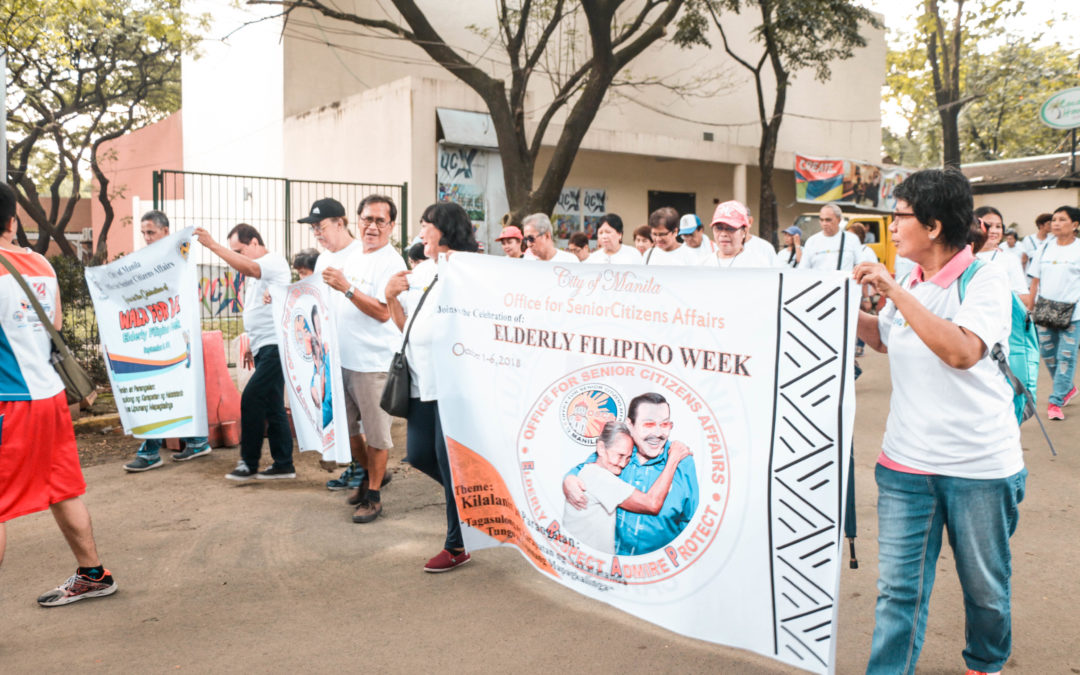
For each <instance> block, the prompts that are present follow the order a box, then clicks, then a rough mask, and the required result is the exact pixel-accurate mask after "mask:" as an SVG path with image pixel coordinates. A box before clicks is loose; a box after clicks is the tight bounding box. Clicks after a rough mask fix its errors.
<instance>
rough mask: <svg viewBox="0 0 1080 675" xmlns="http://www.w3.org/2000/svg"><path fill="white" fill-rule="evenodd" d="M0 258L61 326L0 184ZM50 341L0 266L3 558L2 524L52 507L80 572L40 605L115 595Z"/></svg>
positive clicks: (55, 296)
mask: <svg viewBox="0 0 1080 675" xmlns="http://www.w3.org/2000/svg"><path fill="white" fill-rule="evenodd" d="M0 256H3V257H4V258H6V259H7V260H8V261H10V262H11V263H12V265H13V266H14V267H15V269H16V270H18V271H19V273H20V274H21V275H22V276H23V277H24V278H25V279H26V281H27V283H28V284H29V286H30V288H31V289H32V290H33V291H34V293H35V294H36V295H37V299H38V301H39V302H40V303H41V305H42V307H44V308H45V311H46V312H47V313H48V314H49V316H50V318H52V320H53V323H54V324H55V325H56V327H57V328H59V327H60V321H61V313H60V293H59V289H58V287H57V283H56V272H55V271H53V268H52V266H51V265H49V263H48V261H47V260H45V258H43V257H42V256H40V255H38V254H37V253H33V252H31V251H30V250H29V249H22V248H19V247H18V246H16V245H15V193H14V192H13V191H12V189H11V188H10V187H8V186H7V185H6V184H4V183H0ZM50 347H51V341H50V339H49V334H48V333H47V332H46V331H45V329H44V327H43V326H42V325H41V320H40V319H39V317H38V314H37V312H35V311H34V307H33V305H32V304H31V303H30V301H29V299H28V298H27V296H26V293H25V292H24V291H23V290H22V287H21V286H20V285H19V283H18V279H16V278H15V277H14V276H13V275H12V274H11V273H10V272H8V270H7V267H5V266H0V562H2V561H3V558H4V547H5V544H6V543H7V532H6V526H5V523H6V522H7V521H9V520H12V519H13V518H18V517H19V516H24V515H26V514H28V513H36V512H38V511H44V510H45V509H52V513H53V517H54V518H55V519H56V524H57V525H58V526H59V527H60V531H61V532H62V533H63V534H64V538H65V539H67V542H68V546H70V547H71V552H72V553H74V554H75V560H76V561H77V562H78V565H79V567H78V569H77V570H76V571H75V574H74V575H72V577H71V578H70V579H68V580H67V581H66V582H64V583H63V584H61V585H60V586H59V587H57V588H55V589H53V590H51V591H49V592H48V593H45V594H44V595H42V596H41V597H39V598H38V604H39V605H42V606H43V607H55V606H57V605H66V604H68V603H71V602H75V601H76V600H82V599H83V598H96V597H100V596H103V595H111V594H112V593H115V592H116V581H114V580H113V578H112V575H111V574H110V573H109V570H107V569H105V568H104V567H102V565H101V560H100V559H99V558H98V554H97V546H96V545H95V544H94V532H93V528H92V527H91V525H90V512H89V511H87V510H86V505H85V504H83V502H82V500H81V499H79V496H80V495H82V494H83V493H84V492H86V482H85V481H84V480H83V475H82V469H81V468H80V467H79V452H78V448H77V447H76V446H75V430H74V429H73V428H72V426H71V414H70V412H69V411H68V406H67V397H66V395H65V393H64V384H63V383H62V382H61V381H60V377H59V376H58V375H57V374H56V371H54V370H53V368H52V365H51V364H50V363H49V354H50Z"/></svg>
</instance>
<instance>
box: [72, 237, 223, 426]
mask: <svg viewBox="0 0 1080 675" xmlns="http://www.w3.org/2000/svg"><path fill="white" fill-rule="evenodd" d="M191 233H192V228H187V229H185V230H182V231H180V232H176V233H175V234H172V235H170V236H168V237H166V238H164V239H161V240H160V241H156V242H154V243H153V244H150V245H149V246H147V247H146V248H143V249H140V250H138V251H136V252H135V253H131V254H128V255H126V256H124V257H122V258H120V259H119V260H116V261H114V262H111V263H109V264H108V265H101V266H98V267H88V268H86V280H87V285H88V287H89V289H90V297H91V299H92V300H93V302H94V313H95V315H96V317H97V323H98V331H99V334H100V336H101V344H102V349H103V351H104V353H105V367H106V370H107V371H108V375H109V382H110V383H111V384H112V388H113V392H114V395H115V397H116V406H117V410H118V412H119V413H120V420H121V423H122V424H123V426H124V431H126V432H127V433H129V434H132V435H134V436H136V437H138V438H171V437H184V436H205V435H206V433H207V415H206V381H205V377H204V375H203V362H202V361H203V359H202V337H201V336H202V332H201V321H200V315H199V310H200V307H199V297H198V291H199V283H198V280H197V278H196V274H195V266H194V262H193V261H192V259H191V256H190V253H191V239H192V235H191Z"/></svg>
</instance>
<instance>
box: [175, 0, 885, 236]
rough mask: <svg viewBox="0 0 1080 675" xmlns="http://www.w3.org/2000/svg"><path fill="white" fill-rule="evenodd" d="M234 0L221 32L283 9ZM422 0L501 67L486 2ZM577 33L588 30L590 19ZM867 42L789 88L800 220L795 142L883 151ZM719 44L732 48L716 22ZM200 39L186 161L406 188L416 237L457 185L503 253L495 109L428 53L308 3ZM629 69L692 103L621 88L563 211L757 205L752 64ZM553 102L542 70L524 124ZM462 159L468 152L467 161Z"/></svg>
mask: <svg viewBox="0 0 1080 675" xmlns="http://www.w3.org/2000/svg"><path fill="white" fill-rule="evenodd" d="M337 4H338V5H339V6H340V7H341V8H342V9H343V10H346V11H348V10H350V9H354V10H355V11H357V12H362V13H367V14H369V15H379V14H381V13H382V9H381V7H383V6H386V3H381V4H380V3H378V2H375V1H374V0H342V1H340V2H338V3H337ZM222 5H223V3H210V5H209V6H210V8H211V9H212V14H213V17H214V20H215V25H214V28H213V33H214V34H224V33H227V32H229V31H230V30H232V29H233V28H236V27H238V26H240V25H241V24H242V23H244V22H246V21H250V20H251V19H252V16H251V13H252V12H255V11H262V12H264V13H266V14H270V13H271V12H270V11H269V10H267V9H266V8H258V9H252V8H248V7H244V8H240V9H236V8H231V9H229V8H225V7H222ZM421 5H422V6H423V7H424V8H425V11H426V12H427V13H428V16H429V18H430V20H431V23H432V24H433V25H434V26H435V27H436V28H437V30H439V31H440V34H442V35H443V37H444V38H445V39H446V41H447V42H448V43H449V44H451V45H452V46H454V47H455V48H456V49H458V50H459V52H461V53H463V54H467V55H469V57H470V58H473V59H474V61H475V63H477V65H478V66H480V67H482V68H484V69H485V70H487V71H489V72H492V73H494V74H500V73H504V72H505V71H506V67H505V65H504V63H503V61H505V58H504V59H503V61H500V58H499V50H500V48H499V45H497V44H496V45H494V46H492V45H490V44H489V41H488V40H487V39H485V38H484V37H483V36H482V35H481V33H482V32H483V31H482V29H483V28H484V26H480V27H479V28H466V25H467V24H470V23H472V24H477V23H482V22H483V21H484V20H485V19H486V20H488V21H489V22H491V23H492V24H493V22H494V12H493V9H492V8H493V5H492V4H491V3H489V2H486V1H484V0H461V1H459V2H455V3H446V2H437V1H434V0H429V1H428V2H423V3H421ZM199 8H200V7H199V5H198V4H196V6H195V9H196V10H197V9H199ZM391 18H396V17H391ZM729 19H730V21H731V29H730V32H729V36H734V41H735V48H736V49H737V50H739V51H740V52H741V53H744V54H747V55H749V56H753V55H756V54H758V53H760V52H759V50H760V47H759V46H757V45H756V44H754V43H751V42H750V39H749V36H750V35H751V31H752V28H753V26H754V21H753V17H752V15H751V14H748V15H745V16H736V15H733V16H731V17H729ZM492 27H493V25H491V26H487V28H492ZM577 28H578V30H584V25H583V21H582V22H579V25H578V26H577ZM865 36H866V38H867V40H868V43H869V45H868V46H867V47H866V48H865V49H862V50H860V51H859V52H858V53H857V54H856V56H855V58H853V59H851V60H848V61H844V62H840V63H837V64H835V65H834V66H833V76H832V79H831V80H830V81H829V82H827V83H820V82H817V81H816V80H814V78H813V76H812V73H811V72H809V71H806V72H800V73H798V74H797V76H796V78H795V81H794V85H793V87H792V88H791V90H790V91H789V95H788V103H787V115H786V116H785V119H784V123H783V127H782V131H781V138H780V143H779V150H778V153H777V159H776V165H777V167H778V168H779V170H778V171H777V172H776V175H775V185H776V189H777V193H778V198H779V199H778V201H779V209H780V214H781V222H791V221H792V220H793V219H794V217H795V215H796V214H798V213H799V212H801V211H803V210H806V208H807V207H806V205H800V204H797V203H796V202H795V189H794V177H793V174H792V167H793V163H794V154H795V153H796V152H799V153H803V154H809V155H818V156H831V157H846V158H852V159H861V160H865V161H871V162H874V161H877V160H878V159H879V156H880V145H881V140H880V139H881V124H880V90H881V86H882V84H883V82H884V74H885V43H884V35H883V31H881V30H876V29H872V28H869V27H867V29H866V32H865ZM710 39H711V41H712V43H713V44H714V45H719V44H720V36H719V34H718V33H716V34H713V35H711V36H710ZM581 40H582V38H581V37H580V36H578V37H574V36H573V35H572V34H570V33H569V32H567V33H565V34H562V35H557V36H555V38H553V44H559V45H563V46H564V47H567V49H568V50H569V51H567V52H566V53H567V54H569V53H570V52H571V51H575V50H574V41H577V42H581ZM201 51H202V55H201V57H199V58H197V59H195V58H189V59H187V60H185V63H184V70H183V77H184V82H183V85H184V86H183V96H184V115H183V139H184V153H183V166H184V168H185V169H187V170H190V171H210V172H220V173H239V174H249V175H271V176H288V177H290V178H303V179H312V180H332V181H349V182H376V183H404V182H408V184H409V205H408V212H409V214H410V219H411V220H412V222H410V223H408V225H409V228H410V233H414V232H416V231H417V230H416V222H415V221H416V218H417V216H418V215H419V213H420V212H421V210H422V209H423V207H424V206H426V205H427V204H429V203H431V202H433V201H435V200H436V199H437V198H439V197H440V194H442V195H447V194H453V195H454V196H455V198H460V199H462V200H465V201H467V202H468V203H469V204H471V206H467V208H468V210H469V211H470V214H471V215H472V216H473V219H474V222H476V223H477V226H478V235H479V238H481V239H482V240H485V243H486V244H487V245H488V249H489V250H492V249H493V248H494V249H496V250H497V249H498V247H497V246H493V245H494V242H493V238H494V237H495V236H497V234H496V233H497V232H498V223H499V219H500V218H501V216H502V215H503V213H505V211H506V199H505V195H504V190H503V189H502V185H501V183H502V169H501V163H500V160H499V156H498V153H497V152H495V151H494V131H493V130H492V129H490V123H489V122H485V119H486V118H485V116H486V109H485V106H484V105H483V103H482V101H481V100H480V98H479V97H478V96H477V95H476V94H475V93H473V92H472V90H471V89H469V88H468V87H467V86H466V85H464V84H463V83H461V82H460V81H458V80H457V79H456V78H454V77H453V76H452V75H451V74H450V73H449V72H447V71H446V70H445V69H443V68H441V67H439V66H437V65H435V64H434V63H433V62H432V61H431V60H430V59H429V58H428V57H427V56H426V54H425V53H424V52H422V51H421V50H420V49H418V48H416V47H414V46H412V45H410V44H408V43H406V42H404V41H401V40H395V39H389V38H386V37H383V36H380V35H376V34H375V33H374V32H373V31H370V30H366V29H362V28H359V27H357V26H355V25H352V24H346V23H342V22H337V21H334V20H331V19H327V18H325V17H322V16H321V15H317V14H314V13H311V12H306V11H299V10H297V11H294V12H292V15H291V18H290V20H289V22H288V25H287V26H284V27H283V26H282V21H281V19H280V18H271V19H267V20H265V21H263V22H260V23H256V24H253V25H249V26H247V27H244V28H240V29H239V30H238V31H236V32H235V33H233V34H231V35H230V36H229V38H228V40H225V41H220V42H206V43H205V44H204V46H203V48H202V50H201ZM576 51H577V54H578V58H580V56H581V54H580V50H576ZM622 75H623V77H624V79H633V80H634V81H638V82H641V81H650V80H655V81H662V82H664V83H666V84H668V85H671V84H676V83H677V84H682V85H689V84H691V83H694V82H699V83H701V84H700V87H699V88H698V89H697V90H696V91H697V93H696V94H695V95H690V96H686V97H681V96H679V95H678V94H677V93H675V92H673V91H672V90H671V89H670V88H669V87H663V86H655V85H645V86H637V87H632V88H631V87H616V88H614V89H613V90H612V91H611V92H609V94H608V96H607V97H606V99H605V102H604V105H603V107H602V109H601V110H600V112H599V114H598V115H597V118H596V120H595V121H594V123H593V124H592V126H591V128H590V131H589V133H588V134H587V135H586V137H585V140H584V142H583V144H582V149H581V152H580V153H579V155H578V157H577V159H576V161H575V163H574V166H573V169H572V171H571V173H570V176H569V179H568V180H567V183H566V187H567V188H568V190H569V191H570V194H569V195H567V193H565V192H564V196H571V197H572V196H573V194H574V191H575V190H576V191H578V193H577V197H578V198H579V201H578V202H577V210H576V211H575V210H574V209H573V208H571V206H572V205H570V206H567V205H563V207H561V208H562V210H563V211H564V212H565V214H564V215H566V216H567V217H568V218H571V219H572V218H573V217H574V216H577V217H579V219H578V220H577V221H576V222H578V223H579V226H583V225H584V223H585V221H586V219H587V216H588V215H589V213H590V210H589V209H593V211H592V212H595V213H601V212H605V211H606V212H611V211H613V212H616V213H619V214H620V215H622V216H623V219H624V221H625V222H626V224H627V226H628V229H629V228H632V227H633V226H636V225H638V224H642V223H644V222H645V220H646V218H647V214H648V211H649V208H650V206H655V205H656V203H657V200H663V199H677V200H678V201H679V204H676V205H677V206H683V208H681V209H680V210H682V211H684V212H686V211H690V210H693V211H695V212H696V213H698V215H699V216H700V217H701V218H702V219H703V220H705V221H706V222H707V221H708V218H709V217H710V216H711V213H712V210H713V206H714V204H715V203H716V202H718V201H723V200H727V199H732V198H734V199H739V200H742V201H744V202H746V203H747V204H748V205H749V206H750V207H751V209H752V210H756V209H757V192H758V188H759V173H758V170H757V167H756V163H757V145H758V138H759V134H760V130H759V126H758V121H757V102H756V98H755V95H754V93H753V86H752V80H751V79H750V76H749V73H748V72H747V71H745V70H743V69H741V68H738V67H737V66H736V65H735V64H734V63H733V62H732V60H731V59H730V58H729V57H727V56H726V55H725V54H724V53H723V50H722V49H720V48H718V47H714V48H712V49H707V48H704V47H696V48H694V49H690V50H684V49H680V48H678V47H677V46H675V45H674V44H672V43H670V42H669V41H666V40H663V41H661V42H659V43H657V44H655V45H653V46H652V47H650V48H649V49H648V50H647V51H646V52H645V53H643V54H642V55H641V56H640V57H639V58H638V59H637V60H635V61H633V62H632V63H631V65H630V67H629V69H628V71H627V72H624V73H623V74H622ZM550 98H551V87H550V85H549V84H548V83H547V82H545V81H544V79H543V78H541V77H539V76H537V77H534V81H533V84H532V89H530V91H529V102H528V103H529V105H528V106H527V107H528V109H529V110H530V111H531V116H530V117H529V118H528V121H529V123H535V121H536V119H537V117H538V115H539V114H541V113H542V111H543V109H544V108H545V106H546V104H547V102H548V100H549V99H550ZM463 113H477V114H475V115H467V114H463ZM560 131H561V127H560V126H559V120H558V119H556V121H555V123H554V124H553V125H552V127H551V128H550V129H549V130H548V132H547V134H546V135H545V139H544V142H545V147H544V149H543V151H542V152H541V155H540V157H539V161H538V162H537V172H538V173H539V172H541V171H543V170H544V168H545V166H546V162H547V160H548V158H549V156H550V153H551V144H553V143H555V141H556V139H557V138H558V135H559V132H560ZM465 160H467V161H468V162H469V163H468V164H465V165H463V164H461V162H462V161H465ZM465 174H468V175H467V176H466V175H465ZM665 193H666V194H665ZM597 200H599V201H597ZM650 202H652V203H650ZM354 207H355V205H350V206H349V208H350V209H351V208H354ZM597 207H600V208H602V211H600V210H597ZM303 208H306V205H304V207H303ZM811 208H812V207H811ZM568 222H573V221H572V220H571V221H568Z"/></svg>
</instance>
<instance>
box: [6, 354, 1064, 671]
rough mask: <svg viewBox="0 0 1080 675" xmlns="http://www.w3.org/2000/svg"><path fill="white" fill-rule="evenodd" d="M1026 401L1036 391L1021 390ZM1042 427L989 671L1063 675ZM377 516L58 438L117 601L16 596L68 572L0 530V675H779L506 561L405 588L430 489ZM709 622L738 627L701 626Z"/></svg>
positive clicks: (333, 501) (39, 541) (855, 622)
mask: <svg viewBox="0 0 1080 675" xmlns="http://www.w3.org/2000/svg"><path fill="white" fill-rule="evenodd" d="M861 363H862V365H863V367H864V368H865V370H866V373H865V375H864V376H863V377H862V378H861V379H860V380H859V382H858V383H857V385H856V386H857V395H858V413H857V421H856V433H855V447H856V464H857V468H856V482H857V486H858V498H857V513H858V520H859V538H858V555H859V559H860V562H861V565H860V567H859V569H857V570H851V569H847V568H846V567H845V569H844V571H843V574H842V580H841V594H840V604H839V607H840V610H839V611H840V625H839V633H838V637H837V659H836V663H837V668H836V669H837V672H839V673H858V672H862V671H863V669H864V668H865V665H866V659H867V656H868V653H869V648H870V634H871V631H872V630H873V612H874V600H875V597H876V591H875V587H874V584H875V581H876V575H877V560H876V558H877V545H876V541H875V537H876V520H875V513H874V502H875V499H876V490H875V488H874V482H873V474H872V470H873V465H874V461H875V458H876V456H877V452H878V448H879V444H880V441H881V436H882V433H883V431H884V425H885V417H886V413H887V410H888V394H889V381H888V373H887V362H886V360H885V358H884V357H881V356H877V355H873V356H867V357H866V358H865V359H863V360H862V361H861ZM1040 386H1041V388H1040V391H1041V392H1043V397H1042V398H1043V400H1045V393H1046V391H1047V384H1046V382H1042V383H1041V385H1040ZM1066 414H1067V415H1068V417H1069V419H1067V420H1066V421H1064V422H1055V423H1053V425H1052V426H1051V427H1050V431H1051V434H1052V437H1053V439H1054V441H1055V444H1056V446H1057V448H1058V452H1059V456H1058V457H1056V458H1055V457H1051V455H1050V451H1049V450H1048V449H1047V447H1046V444H1045V442H1044V441H1043V439H1042V436H1041V435H1040V434H1039V430H1038V426H1037V425H1036V424H1035V423H1034V422H1033V421H1032V422H1029V423H1028V424H1025V425H1024V429H1023V445H1024V449H1025V458H1026V460H1027V464H1028V470H1029V471H1030V476H1029V478H1028V489H1027V498H1026V499H1025V501H1024V503H1023V505H1022V507H1021V519H1020V525H1019V529H1018V531H1017V533H1016V536H1015V537H1014V538H1013V540H1012V550H1013V560H1014V576H1013V607H1014V623H1013V628H1014V649H1013V657H1012V658H1011V659H1010V661H1009V664H1008V666H1007V668H1006V671H1007V672H1008V673H1010V674H1013V673H1080V603H1078V602H1077V600H1078V599H1080V592H1078V590H1080V584H1078V583H1077V581H1076V575H1077V565H1076V563H1075V561H1076V560H1077V558H1078V557H1080V537H1078V536H1077V535H1078V504H1080V489H1078V487H1077V484H1078V482H1077V476H1078V475H1080V456H1078V454H1080V453H1078V450H1080V443H1078V442H1077V431H1078V430H1080V408H1078V407H1076V406H1071V407H1070V408H1068V409H1066ZM395 432H396V436H395V441H396V448H397V449H396V450H394V451H393V453H392V455H391V470H392V472H393V477H394V478H393V482H392V483H391V484H390V485H389V486H387V488H386V489H385V490H384V492H383V499H384V508H385V517H384V518H380V519H379V520H377V521H375V522H374V523H372V524H368V525H354V524H353V523H352V522H351V521H350V518H349V517H350V515H351V510H350V509H349V508H348V507H347V506H346V505H345V494H344V493H341V492H335V493H332V492H329V491H327V490H326V489H325V488H324V487H323V483H324V482H325V481H326V480H327V478H329V477H330V476H331V474H329V473H327V472H325V471H323V470H322V469H320V468H319V463H318V458H317V456H316V455H315V454H313V453H304V454H303V455H300V456H299V460H298V474H299V475H298V478H297V479H296V480H295V481H280V482H274V483H255V484H234V483H230V482H228V481H226V480H224V478H223V476H224V474H225V473H227V472H228V471H229V470H230V469H232V467H233V466H234V465H235V463H236V461H237V459H238V451H237V450H236V449H215V450H214V452H213V454H212V455H210V456H208V457H206V458H201V459H197V460H194V461H191V462H187V463H183V464H179V463H171V462H169V461H168V460H167V459H166V464H167V466H165V467H164V468H162V469H158V470H154V471H150V472H147V473H145V474H135V475H128V474H125V473H124V471H123V470H122V468H121V465H122V464H123V462H125V461H127V459H128V458H129V457H130V456H131V454H132V453H133V452H134V449H135V447H136V442H134V441H132V440H131V439H127V438H125V437H123V436H118V435H102V434H100V433H96V432H95V433H90V434H86V435H83V436H81V437H80V447H81V449H82V451H83V455H84V466H85V473H86V478H87V483H88V484H89V490H88V492H87V495H86V497H85V499H86V502H87V504H88V505H89V507H90V510H91V513H92V514H93V517H94V524H95V532H96V535H97V539H98V546H99V548H100V551H101V554H102V558H103V560H104V562H105V564H106V565H107V566H108V567H110V568H111V570H112V571H113V572H114V574H115V576H116V578H117V581H118V583H119V585H120V591H119V592H118V593H117V594H116V595H115V596H112V597H110V598H106V599H102V600H93V601H86V602H81V603H76V604H74V605H71V606H68V607H62V608H55V609H42V608H40V607H38V606H37V605H36V603H35V602H34V599H35V598H36V597H37V595H38V594H39V593H41V592H43V591H45V590H47V589H49V588H51V587H53V586H55V585H56V584H57V583H59V582H61V581H63V580H64V579H65V578H66V577H67V576H68V575H69V574H70V573H71V571H72V569H73V567H74V563H73V561H72V558H71V554H70V552H69V551H68V549H67V547H66V546H65V544H64V542H63V539H62V537H61V536H60V534H59V532H58V531H57V529H56V527H55V525H54V523H53V521H52V519H51V517H50V516H49V515H48V514H46V513H42V514H35V515H32V516H27V517H25V518H20V519H18V520H15V521H12V522H10V523H8V537H7V539H8V545H7V554H6V556H5V559H4V564H3V568H2V569H0V583H2V585H0V617H2V618H0V626H2V629H0V671H2V672H5V673H30V672H33V673H52V672H56V673H70V672H73V671H77V672H90V673H94V672H124V673H128V672H139V673H160V672H175V671H177V670H187V671H193V672H215V673H217V672H275V673H276V672H296V671H299V670H301V669H303V670H306V671H309V672H331V671H339V672H340V671H344V672H360V671H366V672H386V673H414V672H432V671H436V670H455V671H461V672H467V673H472V672H484V673H487V672H492V673H502V672H529V673H531V672H542V671H569V670H572V671H578V672H596V673H639V672H640V673H676V672H682V673H788V672H798V671H795V670H794V669H791V668H788V667H786V666H783V665H781V664H778V663H776V662H773V661H770V660H768V659H765V658H763V657H760V656H756V655H753V654H750V653H747V652H743V651H740V650H736V649H730V648H726V647H722V646H718V645H713V644H709V643H705V642H700V641H697V640H692V639H689V638H685V637H682V636H679V635H676V634H674V633H671V632H668V631H666V630H664V629H661V628H657V627H655V626H652V625H650V624H648V623H646V622H644V621H641V620H638V619H636V618H634V617H631V616H629V615H627V614H623V613H622V612H619V611H617V610H615V609H613V608H611V607H608V606H606V605H604V604H601V603H599V602H595V601H592V600H589V599H587V598H584V597H582V596H579V595H577V594H576V593H574V592H572V591H569V590H567V589H565V588H563V587H562V586H559V585H558V584H557V583H555V582H553V581H551V580H550V579H548V578H546V577H545V576H543V575H541V574H539V573H537V572H535V571H534V570H533V569H532V568H531V567H530V565H529V564H528V563H526V561H525V560H524V558H522V557H521V555H519V554H518V553H517V551H516V549H510V548H500V549H492V550H486V551H481V552H479V553H478V554H477V555H476V556H474V560H473V562H472V563H471V564H470V565H468V566H466V567H464V568H462V569H460V570H457V571H455V572H453V573H450V574H443V575H431V574H424V573H423V572H422V569H421V568H422V565H423V563H424V561H426V560H427V559H428V558H429V557H430V556H432V555H434V554H435V553H437V552H438V550H439V549H440V546H441V543H442V536H443V526H444V523H445V520H444V516H443V502H442V492H441V489H440V488H439V487H438V486H437V485H436V484H435V483H434V482H433V481H431V480H430V479H429V478H427V477H426V476H423V475H422V474H420V473H419V472H417V471H415V470H412V469H410V468H409V467H408V465H406V464H402V463H400V462H399V460H400V458H401V456H402V454H403V448H404V442H403V440H404V439H403V438H402V433H403V429H402V428H400V425H399V426H398V427H397V428H395ZM952 565H953V562H952V560H951V553H950V552H949V550H948V548H947V547H946V549H945V551H944V553H943V555H942V558H941V560H940V561H939V562H938V578H937V584H936V587H935V589H934V594H933V597H932V600H931V603H930V619H929V629H928V631H927V638H926V645H925V647H924V649H923V654H922V658H921V659H920V661H919V672H920V673H927V674H937V673H941V674H945V673H949V674H954V673H962V672H963V671H964V664H963V660H962V659H961V655H960V652H961V650H962V649H963V644H964V625H963V608H962V604H961V596H960V589H959V584H958V582H957V581H956V576H955V572H954V571H953V569H952ZM717 611H742V610H741V609H739V608H725V607H720V608H717Z"/></svg>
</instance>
